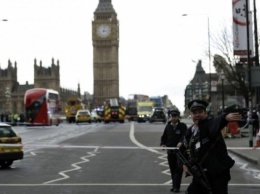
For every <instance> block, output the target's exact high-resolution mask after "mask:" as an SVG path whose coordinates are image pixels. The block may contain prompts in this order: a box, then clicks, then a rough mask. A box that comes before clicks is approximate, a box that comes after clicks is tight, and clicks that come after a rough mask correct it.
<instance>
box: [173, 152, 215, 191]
mask: <svg viewBox="0 0 260 194" xmlns="http://www.w3.org/2000/svg"><path fill="white" fill-rule="evenodd" d="M176 155H177V157H178V158H179V160H180V161H181V163H182V164H184V165H185V166H187V168H188V170H189V172H190V173H191V174H192V176H193V177H194V178H195V179H197V180H198V181H199V182H200V184H201V185H202V186H203V187H204V188H205V189H207V190H208V192H209V194H212V191H211V188H210V185H209V184H208V181H207V178H206V176H205V174H204V172H203V170H202V169H201V167H200V165H199V164H197V163H195V162H193V161H188V160H187V159H186V158H185V157H184V156H183V154H182V153H181V152H180V151H179V150H178V151H177V152H176Z"/></svg>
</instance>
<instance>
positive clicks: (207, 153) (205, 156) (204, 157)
mask: <svg viewBox="0 0 260 194" xmlns="http://www.w3.org/2000/svg"><path fill="white" fill-rule="evenodd" d="M220 138H221V136H219V137H218V138H217V139H216V141H215V142H214V143H213V144H211V146H210V148H209V149H208V151H207V152H206V154H205V155H204V156H203V157H202V159H201V161H200V162H199V164H200V165H201V164H202V163H203V162H204V160H205V159H206V158H207V156H208V155H209V152H210V151H211V150H212V149H213V147H214V146H215V145H216V143H217V142H218V140H220Z"/></svg>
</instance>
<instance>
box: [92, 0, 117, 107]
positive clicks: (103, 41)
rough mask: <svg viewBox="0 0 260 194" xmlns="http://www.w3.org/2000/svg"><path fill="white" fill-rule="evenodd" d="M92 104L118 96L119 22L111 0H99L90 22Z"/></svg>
mask: <svg viewBox="0 0 260 194" xmlns="http://www.w3.org/2000/svg"><path fill="white" fill-rule="evenodd" d="M92 41H93V71H94V93H93V105H94V106H101V105H103V103H104V102H105V101H106V100H108V99H110V98H117V99H118V98H119V65H118V47H119V22H118V20H117V14H116V12H115V10H114V8H113V5H112V3H111V0H99V4H98V7H97V9H96V10H95V12H94V21H93V22H92Z"/></svg>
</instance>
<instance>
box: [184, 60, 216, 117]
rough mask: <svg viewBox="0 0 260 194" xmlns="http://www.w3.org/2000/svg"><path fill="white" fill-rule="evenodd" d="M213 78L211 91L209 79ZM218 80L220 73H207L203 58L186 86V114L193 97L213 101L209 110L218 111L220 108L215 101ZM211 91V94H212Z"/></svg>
mask: <svg viewBox="0 0 260 194" xmlns="http://www.w3.org/2000/svg"><path fill="white" fill-rule="evenodd" d="M210 79H211V92H210V91H209V80H210ZM217 81H218V75H217V74H216V73H211V77H210V75H209V74H208V73H206V72H205V71H204V69H203V67H202V62H201V60H199V61H198V63H197V66H196V71H195V74H194V76H193V78H192V80H191V81H190V83H189V84H188V85H187V86H186V89H185V103H184V104H185V109H184V110H185V111H184V114H185V115H188V114H189V110H188V107H187V105H188V102H189V101H191V100H193V99H202V100H205V101H207V102H210V101H211V102H212V103H211V106H208V111H210V112H211V113H217V110H218V108H217V107H216V106H215V104H214V101H215V97H216V92H217V89H216V85H215V83H217ZM210 93H211V96H210Z"/></svg>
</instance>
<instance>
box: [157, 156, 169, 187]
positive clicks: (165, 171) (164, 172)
mask: <svg viewBox="0 0 260 194" xmlns="http://www.w3.org/2000/svg"><path fill="white" fill-rule="evenodd" d="M158 158H159V159H161V160H164V161H163V162H160V163H159V165H161V166H165V167H168V169H166V170H164V171H162V173H163V174H166V175H169V176H171V173H170V169H169V165H168V160H167V154H163V155H161V156H159V157H158ZM163 184H165V185H168V184H172V180H169V181H167V182H165V183H163Z"/></svg>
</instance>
